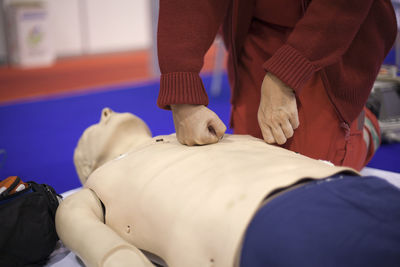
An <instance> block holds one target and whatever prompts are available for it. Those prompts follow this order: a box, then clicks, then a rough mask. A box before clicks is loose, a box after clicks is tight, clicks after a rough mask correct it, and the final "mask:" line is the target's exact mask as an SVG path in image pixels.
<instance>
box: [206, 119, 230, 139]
mask: <svg viewBox="0 0 400 267" xmlns="http://www.w3.org/2000/svg"><path fill="white" fill-rule="evenodd" d="M208 130H209V132H210V133H211V134H213V135H214V136H216V137H217V138H218V139H220V138H221V137H222V136H224V133H225V131H226V126H225V124H224V123H223V122H222V121H221V120H220V119H219V118H215V119H212V120H211V121H210V122H209V123H208Z"/></svg>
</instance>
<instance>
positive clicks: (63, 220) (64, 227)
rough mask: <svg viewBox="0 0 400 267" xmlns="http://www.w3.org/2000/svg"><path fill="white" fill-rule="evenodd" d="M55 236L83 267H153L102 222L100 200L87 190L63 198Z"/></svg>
mask: <svg viewBox="0 0 400 267" xmlns="http://www.w3.org/2000/svg"><path fill="white" fill-rule="evenodd" d="M56 228H57V233H58V235H59V237H60V239H61V240H62V242H63V243H64V244H65V245H66V246H67V247H68V248H70V249H71V250H72V251H74V252H75V253H76V254H77V255H79V256H80V257H81V258H82V260H83V261H84V263H85V264H86V266H102V267H103V266H104V267H111V266H118V267H123V266H137V267H142V266H143V267H147V266H154V265H152V264H151V262H150V261H149V260H148V259H147V258H146V257H145V256H144V255H143V253H142V252H141V251H140V250H139V249H137V248H136V247H134V246H132V245H131V244H129V243H128V242H126V241H125V240H124V239H122V238H121V237H120V236H119V235H118V234H117V233H115V232H114V231H113V230H112V229H111V228H110V227H108V226H107V225H105V224H104V223H103V210H102V207H101V203H100V200H99V199H98V197H97V196H96V194H95V193H94V192H93V191H91V190H90V189H82V190H80V191H78V192H77V193H75V194H73V195H71V196H69V197H67V198H66V199H65V200H64V201H63V202H62V203H61V204H60V206H59V208H58V209H57V213H56Z"/></svg>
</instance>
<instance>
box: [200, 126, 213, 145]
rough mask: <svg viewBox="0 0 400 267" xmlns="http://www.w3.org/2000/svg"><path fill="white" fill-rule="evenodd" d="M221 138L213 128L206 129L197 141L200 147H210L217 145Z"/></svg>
mask: <svg viewBox="0 0 400 267" xmlns="http://www.w3.org/2000/svg"><path fill="white" fill-rule="evenodd" d="M209 128H211V130H210V129H209ZM218 140H219V138H218V137H217V135H216V133H215V130H214V129H213V128H212V127H206V128H205V129H204V131H202V132H201V135H200V136H199V137H198V138H197V139H196V143H197V144H198V145H208V144H214V143H217V142H218Z"/></svg>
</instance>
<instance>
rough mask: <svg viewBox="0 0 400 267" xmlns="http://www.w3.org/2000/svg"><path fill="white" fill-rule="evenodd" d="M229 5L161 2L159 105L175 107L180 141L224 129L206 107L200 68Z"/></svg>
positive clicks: (207, 137) (202, 140)
mask: <svg viewBox="0 0 400 267" xmlns="http://www.w3.org/2000/svg"><path fill="white" fill-rule="evenodd" d="M228 4H229V1H227V0H219V1H214V0H204V1H195V0H163V1H160V12H159V19H158V33H157V47H158V61H159V66H160V70H161V79H160V91H159V95H158V100H157V105H158V106H159V107H160V108H163V109H172V113H173V119H174V124H175V130H176V132H177V137H178V140H179V142H181V143H182V144H186V145H195V144H198V145H201V144H210V143H215V142H218V140H219V139H220V138H221V137H222V136H223V134H224V132H225V130H226V127H225V125H224V124H223V123H222V121H221V120H220V119H219V117H218V116H217V115H216V114H215V113H214V112H212V111H211V110H210V109H208V108H207V107H206V106H207V105H208V97H207V94H206V91H205V89H204V85H203V82H202V80H201V78H200V76H199V73H200V70H201V68H202V67H203V61H204V55H205V54H206V52H207V50H208V49H209V48H210V46H211V44H212V43H213V41H214V39H215V36H216V34H217V31H218V29H219V27H220V25H221V24H222V21H223V19H224V17H225V15H226V11H227V9H228ZM188 118H196V119H195V120H194V119H188Z"/></svg>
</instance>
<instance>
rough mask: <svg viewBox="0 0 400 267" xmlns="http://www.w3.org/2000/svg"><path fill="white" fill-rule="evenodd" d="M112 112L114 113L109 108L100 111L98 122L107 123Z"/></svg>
mask: <svg viewBox="0 0 400 267" xmlns="http://www.w3.org/2000/svg"><path fill="white" fill-rule="evenodd" d="M113 112H114V111H112V110H111V109H110V108H103V110H102V111H101V117H100V121H103V122H107V121H108V120H109V119H110V117H111V114H112V113H113Z"/></svg>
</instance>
